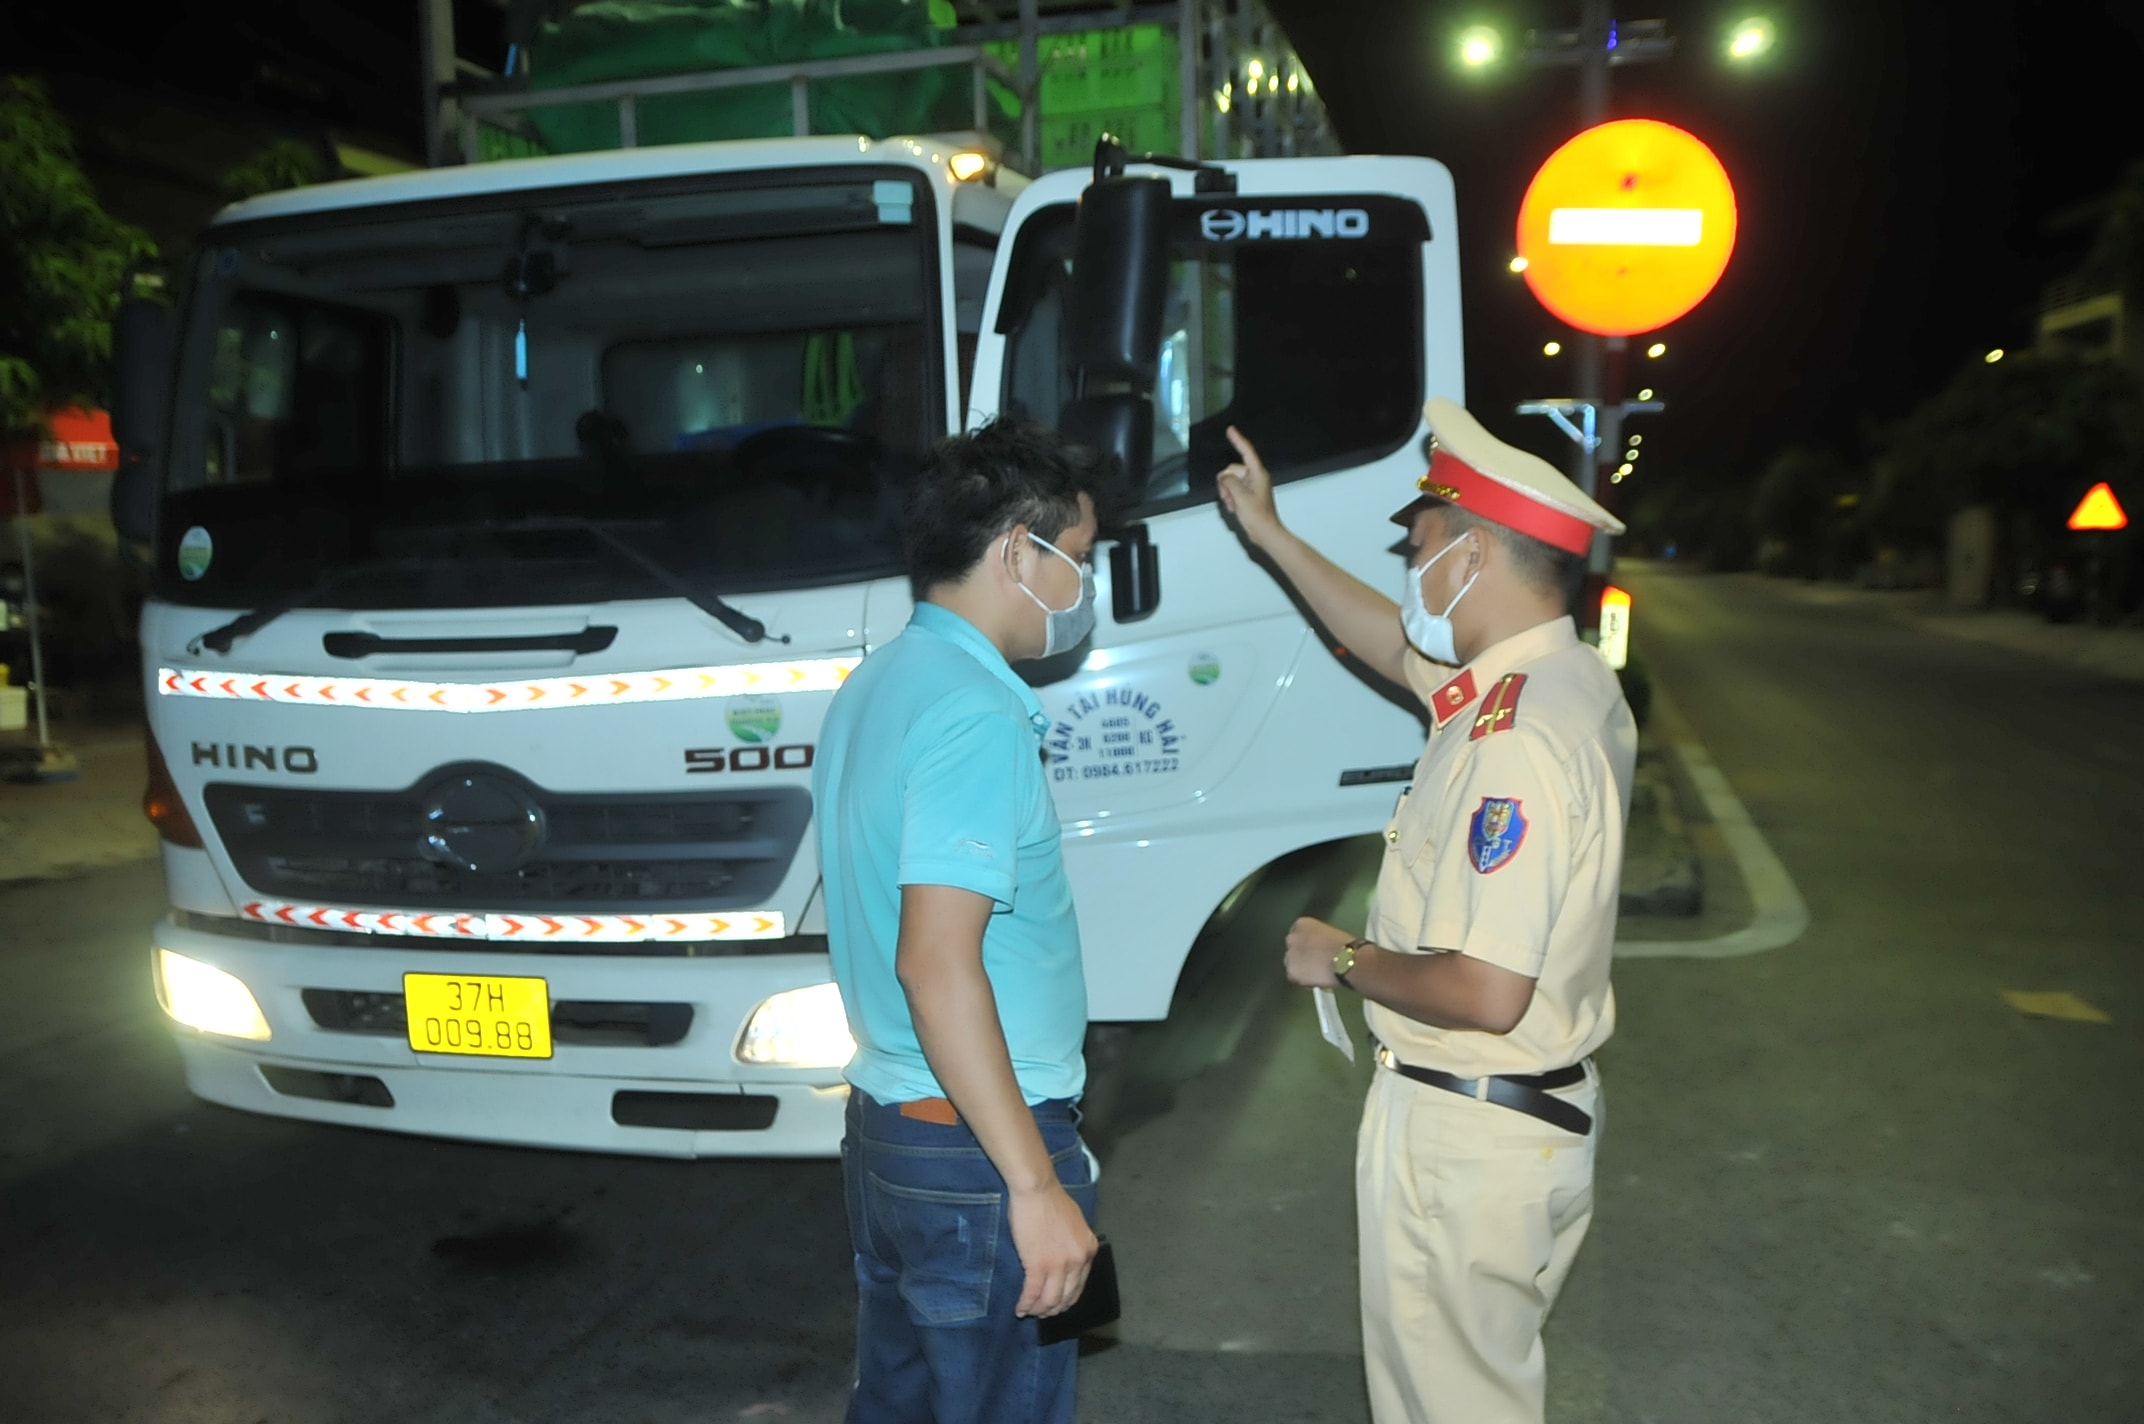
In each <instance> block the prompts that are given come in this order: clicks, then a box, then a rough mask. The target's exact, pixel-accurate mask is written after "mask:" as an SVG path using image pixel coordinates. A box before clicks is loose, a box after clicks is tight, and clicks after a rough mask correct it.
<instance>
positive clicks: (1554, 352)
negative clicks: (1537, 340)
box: [1541, 341, 1563, 356]
mask: <svg viewBox="0 0 2144 1424" xmlns="http://www.w3.org/2000/svg"><path fill="white" fill-rule="evenodd" d="M1541 354H1542V355H1543V356H1561V355H1562V354H1563V343H1562V342H1560V341H1551V342H1549V343H1548V344H1547V345H1545V346H1543V347H1542V348H1541Z"/></svg>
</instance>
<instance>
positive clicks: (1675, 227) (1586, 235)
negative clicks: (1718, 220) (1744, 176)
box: [1548, 208, 1705, 247]
mask: <svg viewBox="0 0 2144 1424" xmlns="http://www.w3.org/2000/svg"><path fill="white" fill-rule="evenodd" d="M1704 235H1705V212H1704V209H1702V208H1555V209H1552V210H1550V212H1549V215H1548V240H1549V242H1550V244H1551V245H1553V246H1556V247H1695V246H1697V244H1698V243H1699V241H1701V240H1702V239H1703V238H1704Z"/></svg>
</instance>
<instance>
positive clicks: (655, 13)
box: [525, 0, 1017, 153]
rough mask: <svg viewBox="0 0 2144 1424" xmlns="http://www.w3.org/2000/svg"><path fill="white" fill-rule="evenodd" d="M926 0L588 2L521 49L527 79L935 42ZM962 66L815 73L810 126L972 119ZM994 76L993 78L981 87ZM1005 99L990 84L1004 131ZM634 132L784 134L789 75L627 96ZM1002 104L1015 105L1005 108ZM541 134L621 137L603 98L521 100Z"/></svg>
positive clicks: (570, 138)
mask: <svg viewBox="0 0 2144 1424" xmlns="http://www.w3.org/2000/svg"><path fill="white" fill-rule="evenodd" d="M940 43H941V36H940V32H939V30H938V29H937V28H936V26H934V25H933V24H932V20H931V12H930V6H929V4H928V2H927V0H840V3H838V4H836V3H834V0H761V3H757V4H735V3H731V0H598V3H595V4H589V5H582V6H580V7H578V8H577V9H575V10H573V11H572V12H571V13H570V14H569V15H567V16H566V17H565V19H564V20H562V21H560V22H557V23H554V24H547V25H546V26H544V28H543V30H542V32H541V33H540V34H539V35H538V37H537V39H536V42H535V44H534V46H533V47H532V49H531V51H530V55H529V87H530V88H531V89H534V90H544V89H561V88H565V87H567V86H570V85H575V84H596V83H604V82H609V81H614V80H620V79H647V78H654V77H657V76H661V75H670V74H699V73H707V72H710V71H719V70H729V69H752V68H757V67H759V66H762V65H775V64H796V63H801V62H804V61H807V60H821V59H844V58H849V57H853V56H859V55H873V54H889V53H899V52H906V51H911V50H918V49H928V48H933V47H936V46H937V45H939V44H940ZM971 85H972V81H971V77H970V71H969V70H968V69H966V68H964V67H957V66H956V67H948V68H943V69H919V70H909V71H907V72H905V73H896V74H867V75H857V76H853V77H848V78H840V79H820V80H814V81H812V84H811V89H810V96H809V97H810V106H811V128H812V132H814V133H860V134H868V135H871V136H872V137H875V138H884V137H888V136H890V135H893V134H923V133H944V132H952V131H957V130H966V129H972V128H974V127H975V117H974V100H973V92H974V91H973V89H972V87H971ZM993 87H995V86H993ZM1012 102H1013V101H1012V99H1011V96H1010V95H1009V94H1005V93H1003V92H1002V91H1000V92H999V93H997V94H996V95H994V96H993V103H992V107H993V109H995V110H998V111H999V113H998V114H997V115H996V116H995V121H994V122H993V123H992V128H993V130H994V131H996V130H999V129H1001V128H1002V129H1003V133H1004V135H1005V136H1011V135H1012V134H1013V133H1014V127H1013V126H1014V125H1016V123H1017V120H1016V119H1015V118H1013V117H1012V114H1011V113H1008V112H1005V111H1006V110H1007V109H1009V108H1010V106H1011V104H1012ZM637 103H638V108H637V110H636V115H635V118H636V125H637V128H638V141H639V142H640V143H642V144H665V143H695V142H701V141H705V140H713V139H742V138H783V137H787V136H788V135H790V134H792V133H794V132H795V127H794V121H793V113H792V110H791V107H790V92H789V86H788V85H787V84H755V85H752V86H750V87H749V88H743V89H718V90H713V91H710V92H705V93H698V94H673V95H661V96H657V97H653V98H644V99H640V100H638V101H637ZM1013 112H1016V110H1015V111H1013ZM525 113H526V116H527V119H528V121H529V123H530V125H531V126H532V127H533V128H534V129H535V131H536V134H537V137H538V138H539V139H540V141H541V142H542V144H543V146H544V147H545V148H547V149H549V150H550V151H551V152H553V153H584V152H591V151H595V150H602V149H612V148H616V147H618V146H619V132H618V106H617V104H616V103H615V102H607V103H600V104H597V103H590V104H569V105H561V106H558V107H554V108H535V109H529V110H527V111H525Z"/></svg>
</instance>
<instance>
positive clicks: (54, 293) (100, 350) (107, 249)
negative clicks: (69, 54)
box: [0, 75, 156, 439]
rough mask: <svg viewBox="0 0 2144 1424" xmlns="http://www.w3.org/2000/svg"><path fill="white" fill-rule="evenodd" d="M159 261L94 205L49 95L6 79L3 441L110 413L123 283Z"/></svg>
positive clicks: (1, 124) (0, 304) (0, 339)
mask: <svg viewBox="0 0 2144 1424" xmlns="http://www.w3.org/2000/svg"><path fill="white" fill-rule="evenodd" d="M155 255H156V244H155V243H153V242H151V241H150V240H149V235H148V234H147V233H145V232H143V231H142V230H141V229H139V228H137V227H133V226H130V225H129V224H127V223H123V222H120V221H118V220H117V219H115V218H113V217H112V216H111V215H110V214H108V213H106V212H105V211H104V206H103V204H101V203H100V202H98V200H97V195H96V192H95V191H94V190H93V189H92V188H91V187H90V184H89V180H88V178H87V177H85V176H84V175H83V172H82V167H81V164H80V163H79V162H78V161H77V160H76V157H75V148H74V140H73V138H72V136H71V135H69V133H68V131H67V124H66V121H65V120H63V119H62V118H61V117H60V115H59V111H58V110H57V109H55V108H54V107H53V106H52V101H51V99H50V97H49V96H48V95H47V94H46V92H45V88H44V86H43V85H42V84H40V83H39V82H38V81H36V80H35V79H28V78H24V77H22V76H20V75H14V76H8V77H4V78H0V438H5V439H19V438H22V437H23V436H26V435H32V434H35V433H38V432H40V431H41V430H42V428H43V425H44V420H45V416H46V414H47V413H48V412H50V411H53V410H56V409H59V408H61V407H64V406H70V405H81V406H100V405H102V404H104V401H105V386H106V383H107V380H108V379H109V369H108V368H109V366H110V361H111V326H110V323H111V318H112V311H113V308H114V307H116V306H117V305H118V301H119V286H120V281H121V279H122V278H123V277H124V276H125V274H126V271H127V268H128V267H129V265H131V264H132V263H134V262H137V261H141V260H145V259H149V258H153V257H154V256H155Z"/></svg>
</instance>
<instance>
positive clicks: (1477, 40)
mask: <svg viewBox="0 0 2144 1424" xmlns="http://www.w3.org/2000/svg"><path fill="white" fill-rule="evenodd" d="M1503 55H1504V37H1503V36H1502V35H1500V34H1498V33H1497V32H1496V31H1495V30H1493V29H1491V28H1490V27H1489V26H1487V25H1469V26H1468V27H1467V28H1465V29H1463V30H1461V31H1460V32H1459V62H1460V63H1461V64H1463V65H1465V66H1466V67H1467V68H1469V69H1486V68H1488V67H1489V66H1490V65H1492V64H1494V63H1496V62H1497V60H1499V59H1501V58H1503Z"/></svg>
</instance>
